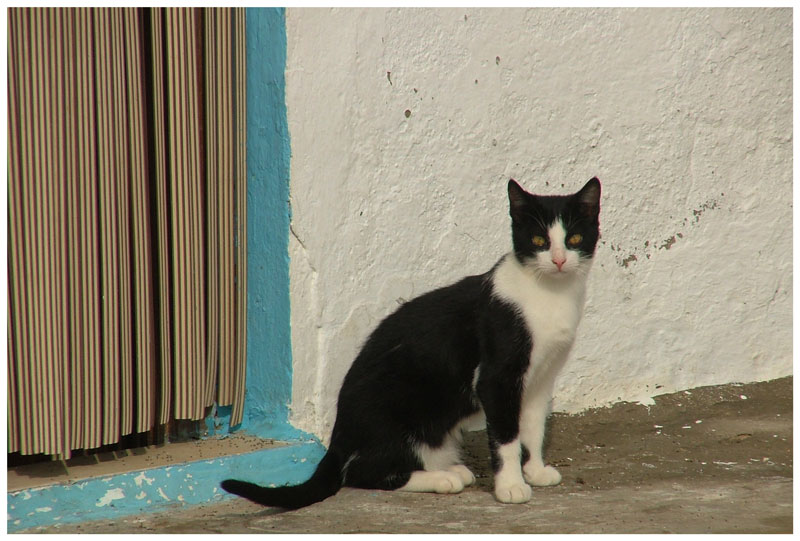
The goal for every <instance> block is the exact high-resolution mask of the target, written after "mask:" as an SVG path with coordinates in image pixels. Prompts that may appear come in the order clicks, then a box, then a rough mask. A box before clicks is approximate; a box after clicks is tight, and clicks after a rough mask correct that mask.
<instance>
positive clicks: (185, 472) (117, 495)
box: [6, 441, 325, 533]
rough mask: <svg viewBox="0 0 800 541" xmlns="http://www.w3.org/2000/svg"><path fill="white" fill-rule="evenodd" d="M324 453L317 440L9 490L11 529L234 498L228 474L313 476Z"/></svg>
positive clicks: (273, 478)
mask: <svg viewBox="0 0 800 541" xmlns="http://www.w3.org/2000/svg"><path fill="white" fill-rule="evenodd" d="M324 454H325V448H324V447H323V446H322V445H320V444H319V443H318V442H316V441H308V442H293V443H291V444H289V445H287V446H285V447H279V448H275V449H267V450H263V451H255V452H252V453H246V454H242V455H234V456H226V457H220V458H214V459H208V460H199V461H196V462H187V463H183V464H177V465H173V466H167V467H162V468H154V469H148V470H140V471H135V472H130V473H123V474H118V475H112V476H108V477H96V478H92V479H86V480H82V481H78V482H75V483H69V484H57V485H51V486H47V487H42V488H34V489H28V490H20V491H18V492H9V493H8V507H7V510H8V519H7V523H6V524H7V531H8V532H9V533H13V532H19V531H21V530H26V529H29V528H34V527H37V526H52V525H55V524H59V523H61V524H66V523H73V522H85V521H88V520H102V519H118V518H120V517H123V516H126V515H133V514H137V513H145V512H146V513H154V512H158V511H168V510H170V509H173V508H181V507H184V506H187V505H195V504H201V503H209V502H217V501H222V500H224V499H229V498H234V497H235V496H231V495H229V494H226V493H225V492H224V491H223V490H222V489H221V488H220V487H219V483H220V481H222V480H224V479H229V478H239V479H246V480H248V481H253V482H256V483H259V484H263V485H270V484H275V485H284V484H298V483H301V482H303V481H305V480H306V479H308V478H309V477H310V476H311V474H312V473H313V472H314V469H315V468H316V465H317V463H318V462H319V461H320V460H321V459H322V456H323V455H324Z"/></svg>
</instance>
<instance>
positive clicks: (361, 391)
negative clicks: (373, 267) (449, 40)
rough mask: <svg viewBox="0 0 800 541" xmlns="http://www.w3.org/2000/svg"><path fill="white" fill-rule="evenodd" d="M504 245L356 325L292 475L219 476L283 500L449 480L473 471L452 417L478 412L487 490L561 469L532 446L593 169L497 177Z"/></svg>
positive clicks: (578, 281)
mask: <svg viewBox="0 0 800 541" xmlns="http://www.w3.org/2000/svg"><path fill="white" fill-rule="evenodd" d="M508 198H509V203H510V213H511V231H512V241H513V248H514V249H513V251H512V252H510V253H508V254H506V255H505V256H504V257H502V258H501V259H500V260H499V261H498V262H497V263H496V264H495V265H494V267H493V268H492V269H491V270H490V271H488V272H487V273H485V274H481V275H478V276H470V277H467V278H464V279H462V280H461V281H459V282H456V283H455V284H452V285H450V286H447V287H443V288H440V289H437V290H434V291H431V292H429V293H426V294H424V295H422V296H420V297H417V298H415V299H413V300H411V301H409V302H407V303H405V304H403V305H402V306H401V307H400V308H399V309H398V310H397V311H396V312H394V313H393V314H391V315H389V316H388V317H386V318H385V319H384V320H383V321H382V322H381V323H380V324H379V325H378V327H377V328H376V329H375V330H374V331H373V332H372V334H371V335H370V336H369V338H368V339H367V341H366V343H365V344H364V346H363V348H362V350H361V352H360V353H359V355H358V356H357V357H356V359H355V361H354V362H353V365H352V366H351V367H350V370H349V371H348V373H347V375H346V376H345V378H344V383H343V384H342V389H341V391H340V393H339V401H338V407H337V416H336V422H335V424H334V427H333V433H332V435H331V441H330V447H329V448H328V451H327V453H326V454H325V456H324V457H323V459H322V461H321V462H320V464H319V465H318V466H317V469H316V471H315V473H314V474H313V475H312V476H311V478H310V479H309V480H308V481H306V482H305V483H303V484H301V485H297V486H291V487H277V488H266V487H261V486H258V485H255V484H253V483H248V482H244V481H236V480H227V481H223V483H222V488H224V489H225V490H226V491H228V492H231V493H233V494H238V495H240V496H242V497H244V498H247V499H250V500H252V501H255V502H258V503H261V504H263V505H269V506H276V507H282V508H288V509H296V508H300V507H304V506H307V505H310V504H312V503H315V502H318V501H321V500H323V499H325V498H327V497H328V496H332V495H333V494H335V493H336V492H337V491H338V490H339V489H340V488H341V487H342V486H351V487H361V488H368V489H385V490H395V489H397V490H406V491H415V492H437V493H455V492H460V491H461V490H463V489H464V487H465V486H469V485H470V484H472V483H473V482H474V481H475V477H474V476H473V474H472V473H471V472H470V471H469V469H467V467H466V466H464V465H463V464H462V461H461V457H460V443H461V436H462V430H464V429H467V428H470V426H471V425H472V426H474V425H475V424H476V423H483V422H484V421H485V423H486V430H487V434H488V438H489V445H490V452H491V461H492V467H493V470H494V472H495V476H494V495H495V497H496V498H497V500H499V501H500V502H504V503H521V502H526V501H528V500H529V499H530V498H531V485H532V486H548V485H556V484H558V483H559V482H560V481H561V475H560V474H559V473H558V471H557V470H556V469H555V468H553V467H552V466H547V465H545V463H544V461H543V460H542V440H543V438H544V430H545V420H546V417H547V414H548V408H549V403H550V399H551V395H552V391H553V383H554V381H555V378H556V375H557V374H558V372H559V370H560V369H561V367H562V366H563V364H564V361H565V360H566V358H567V354H568V353H569V350H570V348H571V346H572V343H573V341H574V339H575V332H576V329H577V326H578V322H579V320H580V318H581V315H582V312H583V305H584V297H585V291H586V279H587V274H588V272H589V269H590V267H591V265H592V258H593V255H594V251H595V247H596V245H597V240H598V238H599V221H598V218H599V213H600V181H598V180H597V178H593V179H591V180H590V181H589V182H588V183H586V185H585V186H584V187H583V188H582V189H581V190H580V191H578V192H577V193H575V194H572V195H567V196H540V195H533V194H530V193H528V192H526V191H525V190H523V189H522V188H521V187H520V186H519V184H517V183H516V181H514V180H513V179H512V180H511V181H510V182H509V183H508Z"/></svg>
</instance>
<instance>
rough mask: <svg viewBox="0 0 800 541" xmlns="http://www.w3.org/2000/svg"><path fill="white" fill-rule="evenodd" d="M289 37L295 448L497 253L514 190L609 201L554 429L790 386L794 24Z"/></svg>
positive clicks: (586, 18)
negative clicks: (372, 357) (425, 304)
mask: <svg viewBox="0 0 800 541" xmlns="http://www.w3.org/2000/svg"><path fill="white" fill-rule="evenodd" d="M286 20H287V47H288V49H287V51H288V53H287V72H286V92H287V95H286V103H287V110H288V118H289V131H290V134H291V139H292V161H291V172H290V188H291V206H292V237H291V239H290V258H291V262H290V281H291V324H292V353H293V389H292V391H293V402H292V405H291V408H292V417H291V419H292V421H293V423H295V424H296V425H297V426H298V427H299V428H302V429H305V430H309V431H311V432H314V433H316V434H318V435H319V436H322V437H323V438H327V437H328V436H329V434H330V429H331V427H332V422H333V420H334V411H335V400H336V394H337V392H338V388H339V385H340V383H341V380H342V378H343V377H344V374H345V371H346V370H347V368H348V367H349V365H350V363H351V362H352V359H353V358H354V356H355V354H356V352H357V350H358V348H359V346H360V344H361V343H362V342H363V340H364V339H365V337H366V336H367V334H368V333H369V331H370V330H371V329H372V328H373V327H374V325H375V324H376V323H377V322H378V321H379V320H380V319H381V318H382V317H383V316H385V315H386V314H388V313H389V312H390V311H392V310H393V309H394V308H395V307H396V306H397V305H398V303H400V302H402V301H403V299H409V298H411V297H412V296H414V295H418V294H420V293H423V292H425V291H427V290H429V289H432V288H434V287H437V286H441V285H444V284H447V283H449V282H451V281H453V280H455V279H457V278H459V277H461V276H463V275H466V274H474V273H480V272H484V271H486V270H487V269H489V268H490V267H491V265H492V264H493V263H494V262H495V261H496V260H497V258H498V257H500V255H502V254H503V253H505V252H506V251H507V250H508V249H509V247H510V238H509V218H508V213H507V203H506V195H505V184H506V182H507V180H508V178H509V177H514V178H516V179H518V180H519V181H520V182H521V183H522V184H523V185H524V186H525V187H526V188H528V189H529V190H531V191H534V192H538V193H562V192H565V191H573V190H576V189H578V188H579V187H580V186H582V185H583V183H584V182H585V181H586V180H588V179H589V178H590V177H591V176H593V175H597V176H599V178H600V179H601V181H603V187H604V196H603V205H602V214H601V226H602V233H603V238H602V241H601V243H600V244H599V248H598V251H597V255H596V260H595V265H594V269H593V271H592V272H593V274H592V276H591V279H590V289H589V296H588V301H587V307H586V312H585V317H584V320H583V322H582V324H581V328H580V329H579V336H578V340H577V344H576V347H575V349H574V350H573V354H572V357H571V360H570V361H569V362H568V364H567V366H566V368H565V370H564V372H563V373H562V375H561V376H560V378H559V380H558V383H557V386H556V397H555V400H554V409H556V410H562V411H576V410H580V409H583V408H586V407H591V406H594V405H600V404H604V403H608V402H613V401H616V400H634V401H635V400H646V399H647V397H649V396H653V395H656V394H661V393H664V392H669V391H673V390H679V389H685V388H690V387H694V386H698V385H706V384H716V383H724V382H733V381H756V380H765V379H770V378H774V377H778V376H783V375H787V374H790V373H791V370H792V361H791V348H792V334H791V298H792V266H791V265H792V258H791V251H792V231H791V224H792V117H791V113H792V57H791V50H792V12H791V10H790V9H776V10H767V9H749V10H747V9H699V10H694V9H674V10H665V9H641V10H632V9H624V10H615V9H574V10H560V9H528V10H521V9H502V10H490V9H445V10H437V9H426V10H417V9H401V10H398V9H371V10H351V9H341V10H303V9H290V10H287V13H286ZM562 185H563V188H562Z"/></svg>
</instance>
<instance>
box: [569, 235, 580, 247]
mask: <svg viewBox="0 0 800 541" xmlns="http://www.w3.org/2000/svg"><path fill="white" fill-rule="evenodd" d="M582 240H583V237H582V236H581V234H580V233H575V234H574V235H572V236H571V237H570V238H568V239H567V244H569V245H570V246H577V245H578V244H580V243H581V241H582Z"/></svg>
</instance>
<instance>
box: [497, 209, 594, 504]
mask: <svg viewBox="0 0 800 541" xmlns="http://www.w3.org/2000/svg"><path fill="white" fill-rule="evenodd" d="M549 234H550V250H548V251H543V252H540V253H539V254H537V256H536V258H535V259H533V260H531V261H526V262H525V264H522V263H520V262H519V261H518V260H517V258H516V257H515V256H514V255H513V254H509V255H507V256H506V257H505V258H504V259H503V261H502V262H501V263H500V265H499V266H498V268H497V269H496V271H495V275H494V294H495V295H496V296H497V297H498V298H500V299H502V300H503V301H506V302H508V303H510V304H512V305H513V306H515V307H516V308H517V310H518V311H519V313H520V315H521V316H522V317H523V319H524V320H525V324H526V326H527V328H528V332H530V334H531V336H532V338H533V349H532V352H531V358H530V365H529V367H528V370H527V372H526V373H525V376H524V391H523V396H522V410H521V412H520V432H519V438H518V439H517V440H515V441H513V442H511V443H508V444H506V445H503V446H501V448H500V449H501V450H502V451H503V454H501V458H503V460H505V457H504V454H505V455H507V456H508V458H509V459H511V458H512V455H514V454H515V453H516V456H519V452H520V444H524V445H525V447H527V448H528V450H529V452H530V459H529V461H528V462H527V463H526V464H525V467H524V471H520V469H519V468H518V467H514V466H513V465H508V467H507V466H506V463H505V461H504V462H502V463H501V470H500V471H499V472H498V474H497V476H496V478H495V496H496V497H497V499H498V500H500V501H508V500H510V501H514V502H516V501H527V499H526V497H525V494H524V491H523V492H522V493H518V490H517V488H516V487H518V486H519V483H520V482H522V480H523V478H524V480H525V481H526V482H527V483H528V484H530V485H534V486H546V485H555V484H558V483H559V482H560V481H561V475H560V474H559V473H558V471H556V469H555V468H553V467H551V466H545V464H544V461H543V460H542V440H543V439H544V427H545V420H546V418H547V413H548V409H549V407H550V400H551V395H552V391H553V385H554V382H555V378H556V376H557V375H558V372H559V371H560V370H561V367H562V366H563V364H564V362H565V361H566V358H567V355H568V354H569V351H570V348H571V347H572V344H573V341H574V340H575V333H576V330H577V328H578V323H579V322H580V319H581V316H582V315H583V305H584V300H585V295H586V276H587V274H588V270H589V267H590V266H591V260H587V259H582V258H581V257H580V256H579V254H578V253H577V252H575V251H573V250H569V249H567V247H566V245H565V236H566V231H565V229H564V227H563V225H562V224H561V223H560V222H556V223H554V224H552V225H551V227H550V228H549ZM556 261H563V264H562V266H561V269H559V268H558V265H557V264H556ZM518 460H519V459H517V464H518V463H519V462H518ZM523 484H524V483H523ZM526 486H527V485H526ZM515 491H517V492H515ZM528 498H529V495H528Z"/></svg>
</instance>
